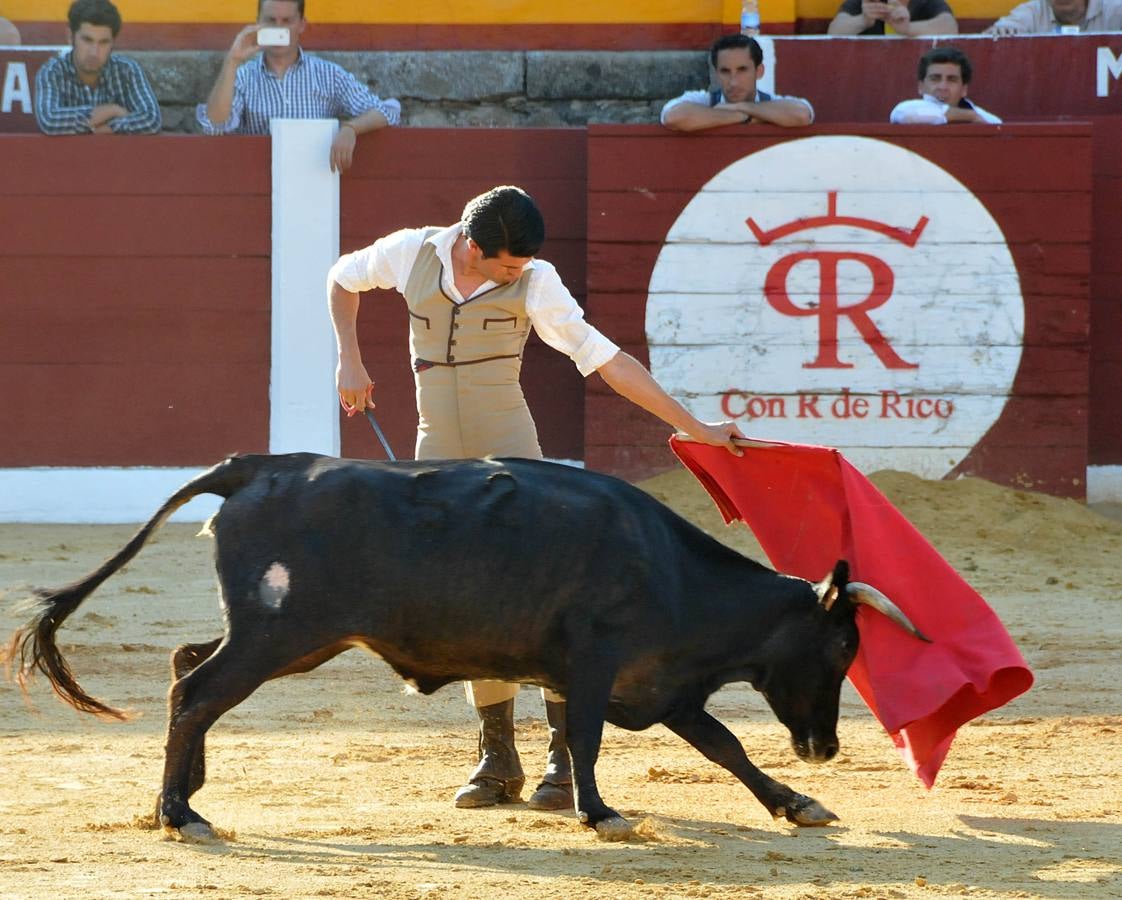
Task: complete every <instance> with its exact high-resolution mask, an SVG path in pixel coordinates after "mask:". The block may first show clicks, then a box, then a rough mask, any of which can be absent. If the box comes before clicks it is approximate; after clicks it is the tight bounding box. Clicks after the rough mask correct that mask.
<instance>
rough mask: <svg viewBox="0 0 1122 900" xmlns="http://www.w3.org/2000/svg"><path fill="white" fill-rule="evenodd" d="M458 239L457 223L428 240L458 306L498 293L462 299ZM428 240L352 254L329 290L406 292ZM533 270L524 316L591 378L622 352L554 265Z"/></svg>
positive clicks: (394, 241)
mask: <svg viewBox="0 0 1122 900" xmlns="http://www.w3.org/2000/svg"><path fill="white" fill-rule="evenodd" d="M460 233H461V229H460V225H459V224H458V223H457V224H456V225H451V226H449V227H448V228H444V229H441V230H440V231H438V232H437V233H436V234H434V235H432V236H431V237H430V238H428V242H429V243H430V244H432V245H433V246H434V247H435V248H436V256H437V258H438V259H439V260H440V263H441V265H442V266H443V268H444V271H443V273H442V274H441V284H442V286H443V288H444V290H445V292H446V293H447V294H448V296H449V297H451V298H452V300H453V301H454V302H456V303H463V302H464V301H465V300H470V299H471V297H474V296H476V295H477V294H480V293H482V292H483V291H487V290H490V289H491V288H493V287H496V283H495V282H493V281H486V282H484V283H483V284H481V285H480V286H479V287H478V288H476V290H475V292H474V293H472V295H471V297H463V296H461V295H460V292H459V290H458V289H457V288H456V284H455V281H454V280H453V278H452V271H453V269H452V246H453V244H455V243H456V238H458V237H459V236H460ZM424 240H425V239H424V234H423V232H422V231H421V229H418V228H403V229H402V230H401V231H395V232H394V233H393V234H388V235H386V236H385V237H383V238H379V239H378V240H376V241H375V242H374V243H373V244H371V245H370V246H369V247H363V248H362V249H361V250H356V251H355V252H354V253H348V254H346V255H345V256H342V257H341V258H340V259H339V261H338V262H337V263H335V265H334V266H332V267H331V271H330V272H329V273H328V276H327V277H328V282H327V283H328V287H329V288H330V287H331V284H332V283H333V282H335V283H338V284H339V286H340V287H341V288H343V289H344V290H348V291H351V292H352V293H356V294H357V293H359V292H361V291H369V290H373V289H374V288H384V289H387V290H389V289H394V290H397V291H403V290H404V289H405V285H406V283H407V282H408V281H409V273H410V272H412V271H413V264H414V263H415V262H416V261H417V254H418V253H420V251H421V245H422V244H423V243H424ZM531 269H532V270H533V272H534V276H533V278H531V279H530V287H529V290H528V291H527V293H526V315H527V317H528V318H529V319H530V324H531V325H532V326H533V328H534V331H536V332H537V333H538V336H539V337H540V338H541V339H542V340H543V341H545V342H546V343H547V344H549V346H550V347H552V348H553V349H554V350H557V351H559V352H561V353H564V354H565V355H566V356H568V357H569V358H570V359H571V360H572V361H573V362H574V363H575V364H576V367H577V369H578V370H579V371H580V373H581V375H589V374H591V373H592V372H594V371H596V370H597V369H599V368H600V367H601V366H602V365H604V363H606V362H609V361H610V360H611V359H612V357H614V356H615V355H616V354H617V353H618V352H619V347H618V346H616V345H615V344H614V343H612V342H611V341H610V340H608V339H607V338H606V337H605V336H604V335H603V334H601V333H600V332H599V331H597V330H596V329H595V328H593V327H592V326H591V325H589V324H588V322H586V321H585V320H584V310H582V309H581V308H580V306H578V305H577V301H576V300H575V299H573V295H572V294H570V293H569V289H568V288H567V287H565V285H564V283H563V282H562V281H561V277H560V276H559V275H558V274H557V270H556V269H555V268H554V267H553V265H552V264H551V263H548V262H546V261H545V260H544V259H532V260H530V262H528V263H526V265H525V267H524V268H523V271H528V270H531Z"/></svg>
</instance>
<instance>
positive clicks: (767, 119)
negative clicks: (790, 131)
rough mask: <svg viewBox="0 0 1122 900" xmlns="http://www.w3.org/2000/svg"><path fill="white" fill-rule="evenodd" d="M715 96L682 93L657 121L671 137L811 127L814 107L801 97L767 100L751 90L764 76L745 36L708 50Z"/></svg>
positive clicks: (760, 58)
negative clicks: (755, 127)
mask: <svg viewBox="0 0 1122 900" xmlns="http://www.w3.org/2000/svg"><path fill="white" fill-rule="evenodd" d="M709 62H710V63H711V64H712V66H713V71H714V72H715V73H716V76H717V83H718V84H720V86H721V87H720V90H716V91H686V92H685V93H684V94H682V95H681V96H680V97H675V98H674V99H673V100H671V101H669V102H668V103H667V104H666V105H665V106H664V107H662V115H661V116H660V117H659V121H660V122H661V123H662V124H663V125H665V126H666V127H667V128H670V129H672V130H674V131H702V130H704V129H706V128H719V127H721V126H722V125H747V124H749V123H752V122H762V123H764V124H766V125H782V126H785V127H798V126H802V125H810V124H811V123H812V122H813V121H814V107H812V106H811V105H810V103H808V102H807V101H806V100H804V99H803V98H802V97H772V96H771V95H770V94H766V93H764V92H763V91H761V90H758V89H757V87H756V81H757V80H758V79H759V78H761V77H762V76H763V74H764V51H763V49H762V48H761V47H760V45H759V43H757V42H756V40H755V39H753V38H751V37H748V36H747V35H744V34H726V35H724V36H722V37H720V38H718V39H717V41H716V43H714V44H713V46H712V47H710V48H709Z"/></svg>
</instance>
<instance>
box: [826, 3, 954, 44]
mask: <svg viewBox="0 0 1122 900" xmlns="http://www.w3.org/2000/svg"><path fill="white" fill-rule="evenodd" d="M826 33H827V34H888V33H895V34H899V35H902V36H903V37H919V36H922V35H927V34H958V22H957V21H956V20H955V17H954V13H953V12H952V11H951V8H950V7H949V6H948V5H947V2H946V0H909V2H908V3H906V4H905V3H901V2H900V0H888V2H885V3H882V2H881V0H844V2H843V3H842V5H841V8H840V9H839V10H838V14H837V15H836V16H834V19H833V21H832V22H830V25H829V27H828V28H827V29H826Z"/></svg>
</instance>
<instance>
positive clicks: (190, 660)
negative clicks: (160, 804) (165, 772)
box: [156, 638, 222, 819]
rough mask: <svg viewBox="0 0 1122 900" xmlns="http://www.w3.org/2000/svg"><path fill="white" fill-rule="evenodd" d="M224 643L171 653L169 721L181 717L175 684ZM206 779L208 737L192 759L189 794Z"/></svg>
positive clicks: (186, 647) (188, 646) (219, 640)
mask: <svg viewBox="0 0 1122 900" xmlns="http://www.w3.org/2000/svg"><path fill="white" fill-rule="evenodd" d="M221 643H222V638H215V639H214V640H213V641H209V642H208V643H205V644H183V645H182V646H180V647H176V648H175V650H174V651H172V654H171V682H172V683H171V688H170V689H169V690H168V721H169V722H171V721H173V720H174V719H176V718H178V717H179V710H178V709H176V707H175V705H174V704H175V700H176V698H177V697H181V696H182V695H179V694H176V692H175V685H176V683H178V682H179V680H180V679H181V678H185V677H186V676H187V675H188V674H189V673H190V672H192V671H194V670H195V669H196V668H198V666H199V665H200V664H201V663H202V662H203V660H205V659H207V658H209V657H210V656H211V654H213V653H214V651H215V650H217V649H218V645H219V644H221ZM205 781H206V737H205V736H204V737H202V738H200V739H199V747H198V749H197V750H196V751H195V755H194V757H193V758H192V760H191V776H190V780H189V781H188V784H187V796H188V797H190V796H191V795H192V794H194V793H195V792H196V791H197V790H198V789H199V788H201V787H202V786H203V783H204V782H205ZM159 815H160V811H159V809H157V810H156V817H157V819H158V818H159Z"/></svg>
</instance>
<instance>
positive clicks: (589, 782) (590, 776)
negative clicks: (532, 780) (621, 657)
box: [565, 650, 631, 841]
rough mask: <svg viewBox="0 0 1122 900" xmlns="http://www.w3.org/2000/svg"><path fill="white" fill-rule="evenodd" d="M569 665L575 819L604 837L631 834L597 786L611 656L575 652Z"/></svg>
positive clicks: (611, 680)
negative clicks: (597, 764)
mask: <svg viewBox="0 0 1122 900" xmlns="http://www.w3.org/2000/svg"><path fill="white" fill-rule="evenodd" d="M575 659H577V660H578V662H577V663H576V665H572V664H571V665H570V673H571V674H570V677H569V689H568V692H567V693H566V695H565V699H566V700H567V701H568V702H567V703H566V704H565V730H566V732H567V738H568V744H569V754H570V756H572V760H573V787H574V788H575V789H576V797H575V798H574V800H575V806H576V811H577V818H579V819H580V821H581V822H582V823H583V824H585V825H587V826H589V827H590V828H595V829H596V833H597V835H599V836H600V837H601V838H603V839H604V840H609V841H620V840H624V839H625V838H627V837H630V835H631V824H630V823H629V822H628V821H627V820H626V819H625V818H624V817H623V816H621V815H620V814H619V813H618V812H616V811H615V810H614V809H612V808H611V807H610V806H608V805H607V804H606V803H604V801H603V799H601V797H600V791H599V789H598V788H597V786H596V759H597V757H599V755H600V741H601V739H602V738H603V734H604V716H605V713H606V711H607V708H608V700H609V699H610V698H611V694H612V684H613V683H614V682H615V677H616V662H615V658H614V656H611V655H609V654H607V653H606V652H604V651H602V650H601V652H599V653H587V654H575Z"/></svg>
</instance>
